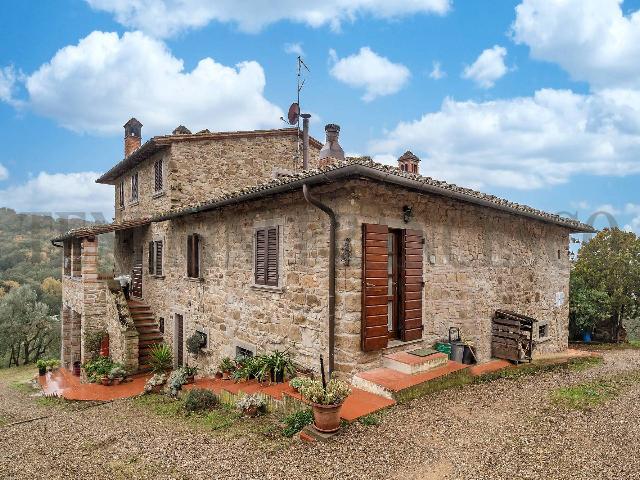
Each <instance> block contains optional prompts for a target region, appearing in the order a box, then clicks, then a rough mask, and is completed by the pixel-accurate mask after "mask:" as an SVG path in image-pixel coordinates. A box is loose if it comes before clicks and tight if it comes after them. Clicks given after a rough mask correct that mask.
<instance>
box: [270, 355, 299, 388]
mask: <svg viewBox="0 0 640 480" xmlns="http://www.w3.org/2000/svg"><path fill="white" fill-rule="evenodd" d="M264 362H265V367H266V369H267V370H268V372H269V376H270V377H271V381H272V382H275V383H282V382H284V379H285V377H287V376H289V377H292V376H294V375H295V374H296V367H295V365H294V364H293V360H292V359H291V355H289V352H288V351H284V352H281V351H279V350H276V351H274V352H273V353H271V354H269V355H266V356H265V360H264Z"/></svg>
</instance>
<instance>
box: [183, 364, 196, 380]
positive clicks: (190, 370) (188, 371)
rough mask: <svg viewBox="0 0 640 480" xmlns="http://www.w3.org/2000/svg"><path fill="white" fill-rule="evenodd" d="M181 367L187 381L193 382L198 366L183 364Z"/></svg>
mask: <svg viewBox="0 0 640 480" xmlns="http://www.w3.org/2000/svg"><path fill="white" fill-rule="evenodd" d="M183 368H184V372H185V375H186V380H187V383H193V382H195V380H196V375H197V374H198V367H190V366H189V365H185V366H184V367H183Z"/></svg>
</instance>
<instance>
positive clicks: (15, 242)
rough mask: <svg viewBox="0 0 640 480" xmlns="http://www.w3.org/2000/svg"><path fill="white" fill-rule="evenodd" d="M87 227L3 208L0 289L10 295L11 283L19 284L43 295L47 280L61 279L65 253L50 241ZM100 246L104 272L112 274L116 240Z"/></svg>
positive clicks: (108, 238) (104, 239)
mask: <svg viewBox="0 0 640 480" xmlns="http://www.w3.org/2000/svg"><path fill="white" fill-rule="evenodd" d="M88 223H90V222H86V221H83V220H78V219H59V218H58V219H54V218H52V217H49V216H44V215H31V214H23V213H16V212H15V211H14V210H11V209H9V208H0V288H2V289H3V290H4V291H7V290H8V289H9V288H11V285H13V284H12V283H11V282H17V283H18V284H20V285H25V284H26V285H30V286H32V287H33V288H34V289H35V290H36V291H37V292H38V293H39V294H40V293H41V286H42V282H43V281H44V279H45V278H48V277H52V278H55V279H60V276H61V269H62V249H61V248H57V247H54V246H53V245H52V244H51V238H52V237H55V236H56V235H59V234H61V233H64V232H66V231H67V230H69V229H71V228H77V227H80V226H82V225H87V224H88ZM99 245H100V252H99V258H100V263H101V270H102V271H104V272H110V271H111V270H112V266H113V237H112V236H109V235H102V236H101V237H100V243H99ZM7 282H9V283H7ZM0 294H1V292H0ZM51 313H57V312H55V311H54V312H51Z"/></svg>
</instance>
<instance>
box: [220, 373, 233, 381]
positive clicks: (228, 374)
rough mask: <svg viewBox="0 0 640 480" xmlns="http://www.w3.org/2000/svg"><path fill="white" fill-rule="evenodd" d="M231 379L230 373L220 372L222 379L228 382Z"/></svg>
mask: <svg viewBox="0 0 640 480" xmlns="http://www.w3.org/2000/svg"><path fill="white" fill-rule="evenodd" d="M230 378H231V372H222V379H223V380H229V379H230Z"/></svg>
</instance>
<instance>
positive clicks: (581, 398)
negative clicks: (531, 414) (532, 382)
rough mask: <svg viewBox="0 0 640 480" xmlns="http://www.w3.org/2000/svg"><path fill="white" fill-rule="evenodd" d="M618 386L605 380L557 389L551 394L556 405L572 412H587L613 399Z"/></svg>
mask: <svg viewBox="0 0 640 480" xmlns="http://www.w3.org/2000/svg"><path fill="white" fill-rule="evenodd" d="M618 392H619V388H618V386H617V385H616V384H615V383H613V382H611V381H607V380H596V381H593V382H589V383H583V384H580V385H573V386H571V387H564V388H558V389H557V390H554V391H553V392H552V393H551V399H552V401H553V403H555V404H556V405H560V406H563V407H565V408H569V409H572V410H588V409H591V408H593V407H596V406H598V405H600V404H602V403H605V402H606V401H608V400H611V399H612V398H614V397H615V396H616V395H617V394H618Z"/></svg>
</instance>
